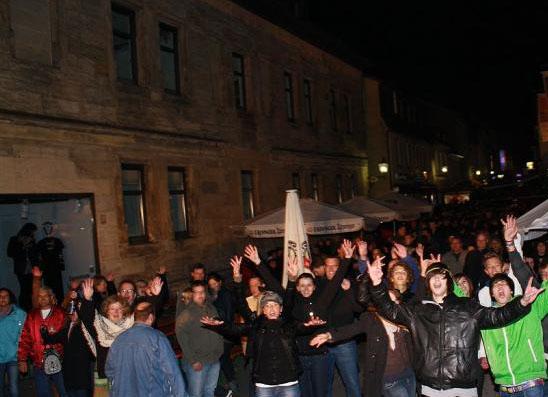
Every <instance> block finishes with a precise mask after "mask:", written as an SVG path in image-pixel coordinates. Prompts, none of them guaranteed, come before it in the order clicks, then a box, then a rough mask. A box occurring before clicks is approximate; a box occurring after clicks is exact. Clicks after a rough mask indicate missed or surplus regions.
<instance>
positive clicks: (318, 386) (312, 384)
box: [299, 354, 329, 397]
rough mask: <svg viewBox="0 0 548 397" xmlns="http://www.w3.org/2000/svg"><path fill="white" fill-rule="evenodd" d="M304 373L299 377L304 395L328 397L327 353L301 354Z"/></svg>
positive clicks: (308, 396)
mask: <svg viewBox="0 0 548 397" xmlns="http://www.w3.org/2000/svg"><path fill="white" fill-rule="evenodd" d="M299 360H300V361H301V365H302V368H303V373H302V374H301V376H300V377H299V386H300V388H301V395H302V397H326V396H327V377H326V376H325V374H326V373H327V371H328V367H329V363H328V356H327V354H314V355H311V356H299Z"/></svg>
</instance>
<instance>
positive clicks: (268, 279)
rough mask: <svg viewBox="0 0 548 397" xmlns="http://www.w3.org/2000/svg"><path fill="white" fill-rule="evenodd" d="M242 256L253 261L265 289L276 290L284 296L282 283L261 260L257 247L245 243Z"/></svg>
mask: <svg viewBox="0 0 548 397" xmlns="http://www.w3.org/2000/svg"><path fill="white" fill-rule="evenodd" d="M244 256H245V257H246V258H247V259H249V260H250V261H251V262H253V263H254V264H255V266H257V272H258V273H259V276H261V278H262V279H263V281H264V283H265V285H266V289H268V290H269V291H273V292H276V293H277V294H278V295H280V296H284V288H283V287H282V284H281V283H280V282H279V281H278V280H277V279H276V277H274V276H273V275H272V273H271V272H270V270H268V268H267V266H266V265H265V264H264V263H262V262H261V258H260V257H259V251H258V250H257V247H255V246H254V245H251V244H249V245H247V246H246V247H245V248H244Z"/></svg>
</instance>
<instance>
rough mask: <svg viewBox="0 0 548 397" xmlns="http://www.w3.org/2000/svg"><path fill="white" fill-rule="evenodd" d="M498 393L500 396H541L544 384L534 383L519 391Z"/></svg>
mask: <svg viewBox="0 0 548 397" xmlns="http://www.w3.org/2000/svg"><path fill="white" fill-rule="evenodd" d="M499 395H500V397H542V396H543V395H544V386H543V385H536V386H535V387H531V388H530V389H527V390H524V391H520V392H519V393H504V392H502V391H501V392H500V393H499Z"/></svg>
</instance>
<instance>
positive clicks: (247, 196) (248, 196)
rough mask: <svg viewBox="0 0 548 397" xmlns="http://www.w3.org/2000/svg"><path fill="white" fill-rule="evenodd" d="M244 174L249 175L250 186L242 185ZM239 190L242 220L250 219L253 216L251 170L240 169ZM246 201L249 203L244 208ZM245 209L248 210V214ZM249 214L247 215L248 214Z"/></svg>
mask: <svg viewBox="0 0 548 397" xmlns="http://www.w3.org/2000/svg"><path fill="white" fill-rule="evenodd" d="M244 176H246V177H249V181H250V182H251V186H250V187H246V186H244ZM240 187H241V189H240V191H241V197H242V215H243V219H244V220H248V219H252V218H254V217H255V180H254V172H253V171H251V170H241V171H240ZM246 202H247V204H248V205H249V208H246ZM246 209H248V210H249V214H248V213H247V211H246ZM248 215H249V216H248Z"/></svg>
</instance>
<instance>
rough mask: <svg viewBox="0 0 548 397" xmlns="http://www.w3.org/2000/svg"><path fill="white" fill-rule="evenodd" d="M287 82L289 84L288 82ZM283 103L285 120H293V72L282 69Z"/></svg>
mask: <svg viewBox="0 0 548 397" xmlns="http://www.w3.org/2000/svg"><path fill="white" fill-rule="evenodd" d="M288 83H289V84H288ZM284 103H285V114H286V116H287V121H289V122H291V123H294V122H295V119H296V117H295V84H294V82H293V73H291V72H290V71H287V70H284Z"/></svg>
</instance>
